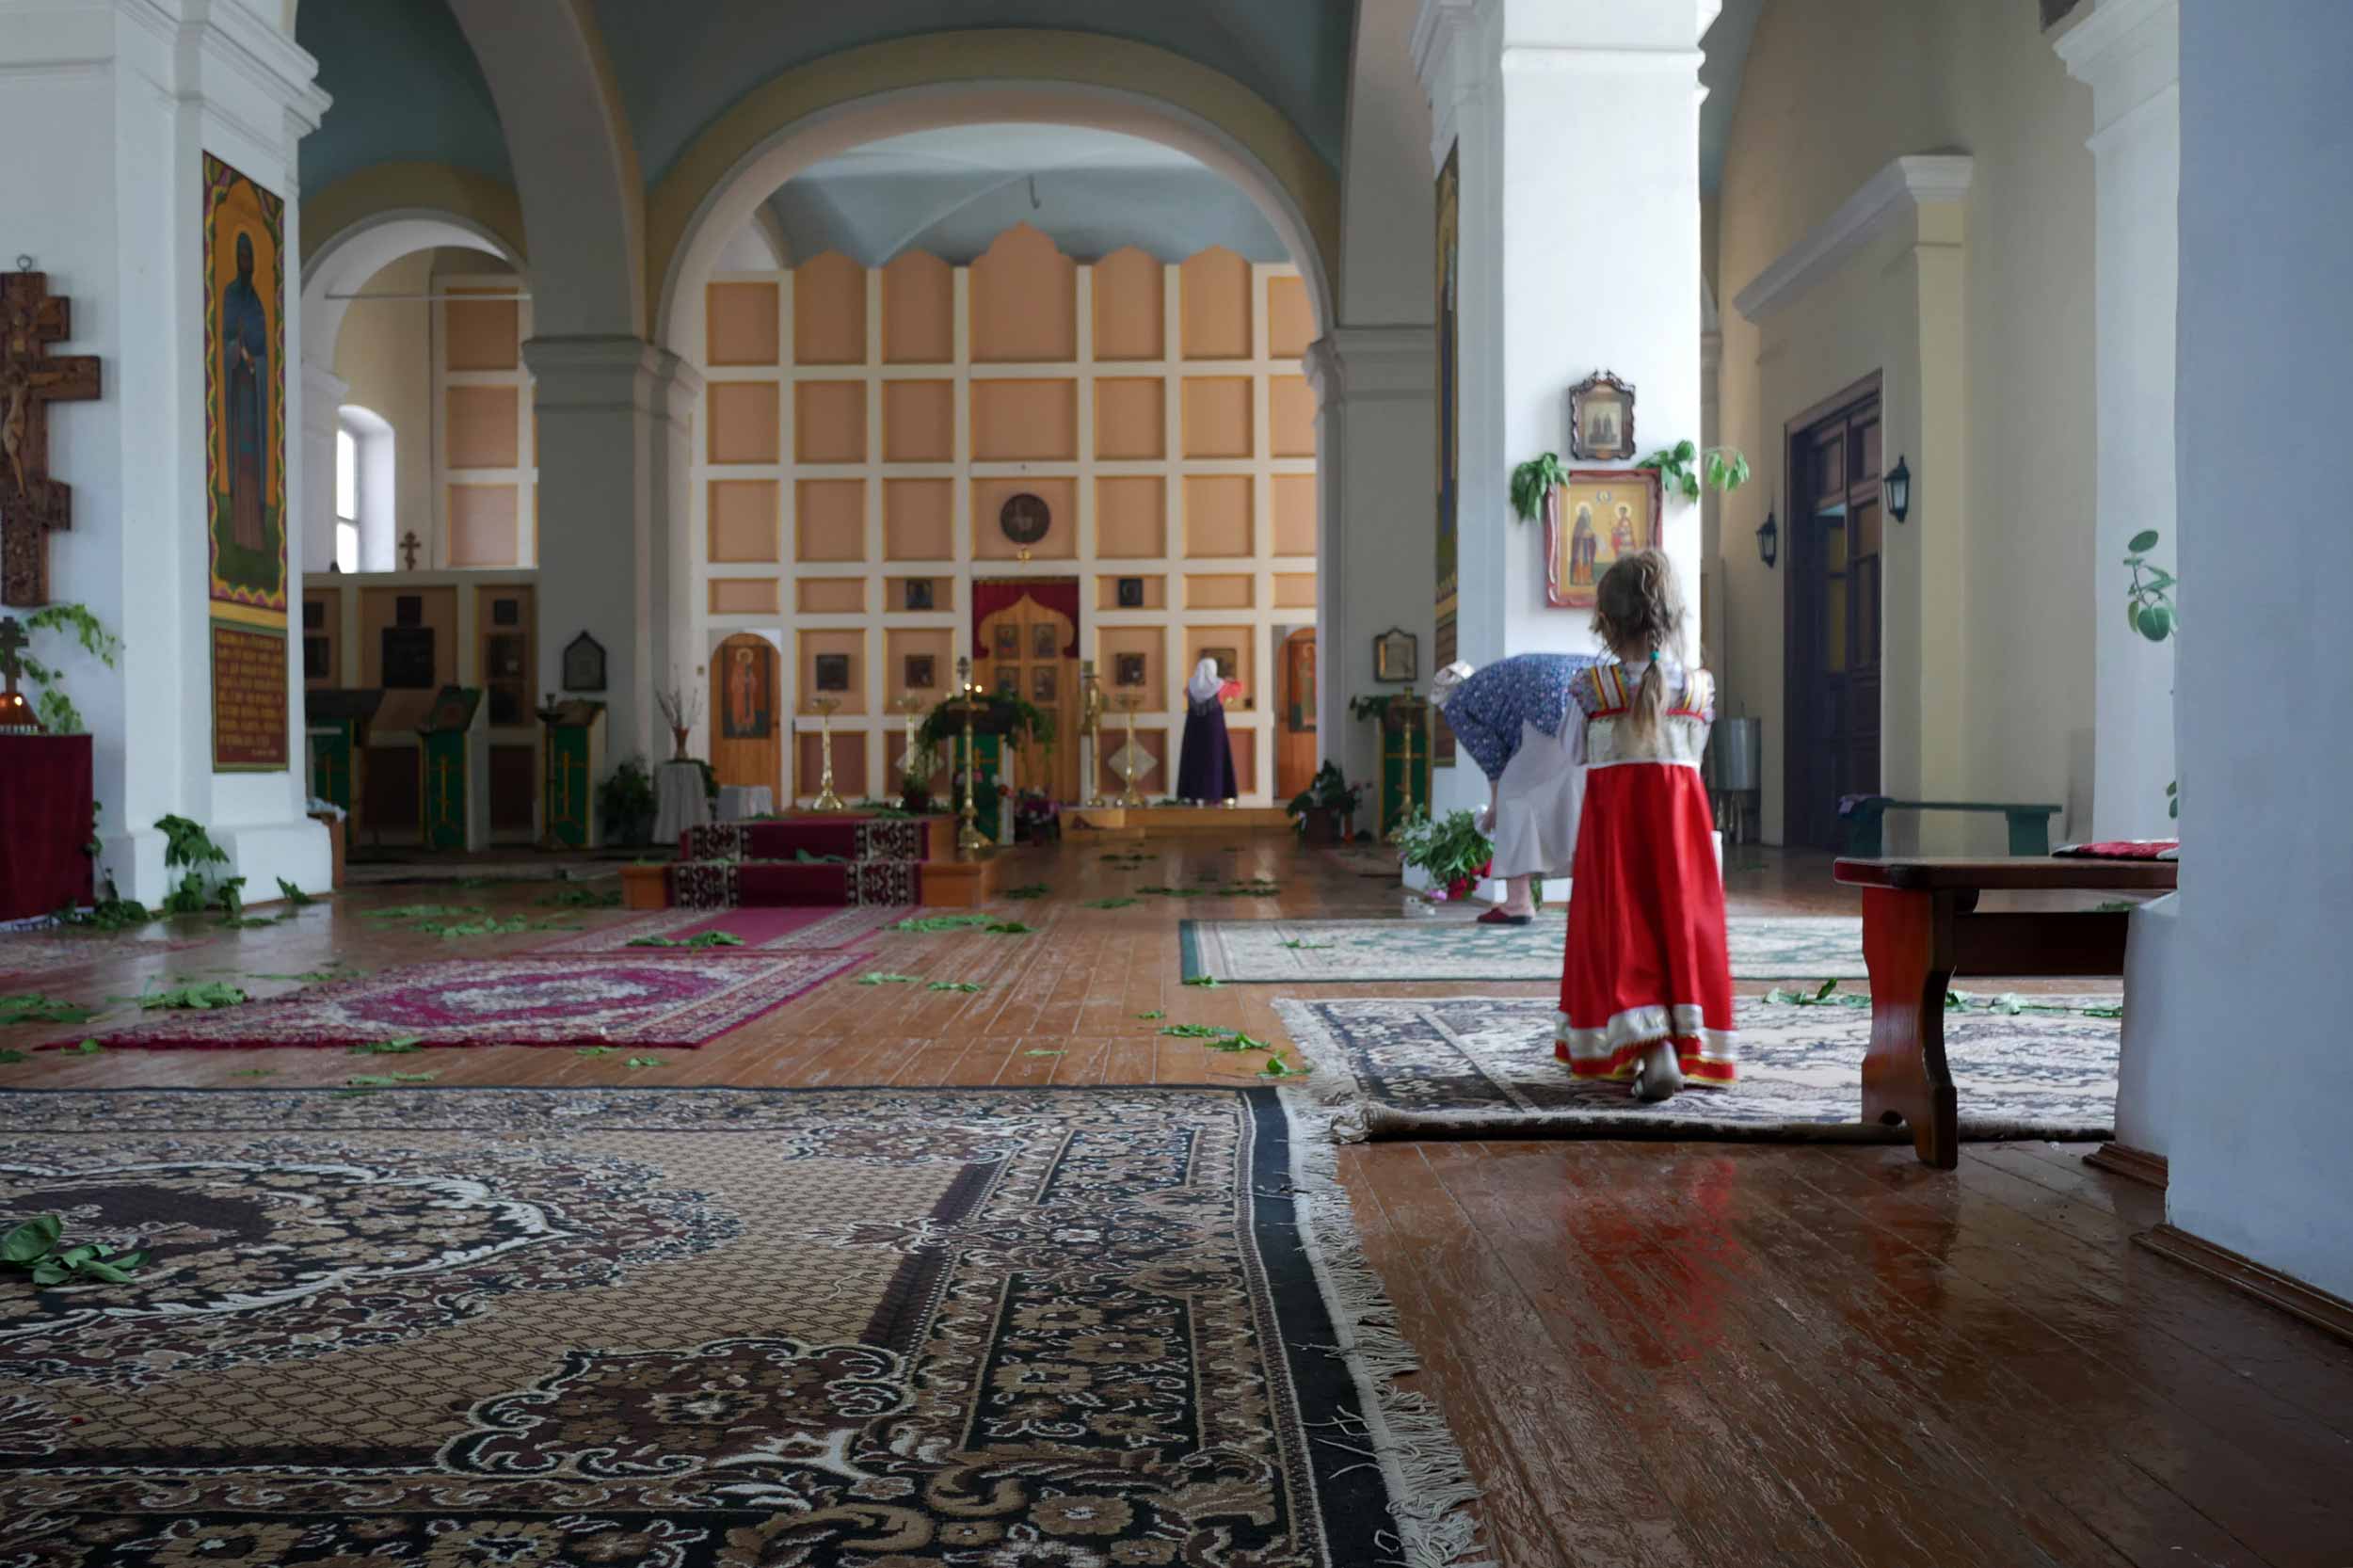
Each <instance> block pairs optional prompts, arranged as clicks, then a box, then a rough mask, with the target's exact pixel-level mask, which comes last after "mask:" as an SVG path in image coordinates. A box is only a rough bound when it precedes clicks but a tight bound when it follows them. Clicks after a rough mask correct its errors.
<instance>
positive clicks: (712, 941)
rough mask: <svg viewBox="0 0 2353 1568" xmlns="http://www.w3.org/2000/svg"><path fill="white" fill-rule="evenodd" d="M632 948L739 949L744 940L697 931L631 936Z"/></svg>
mask: <svg viewBox="0 0 2353 1568" xmlns="http://www.w3.org/2000/svg"><path fill="white" fill-rule="evenodd" d="M629 945H630V946H631V947H633V948H740V947H742V946H743V945H744V938H743V937H741V936H735V935H733V934H731V933H729V932H725V931H698V932H696V933H695V935H694V936H632V937H631V938H630V941H629Z"/></svg>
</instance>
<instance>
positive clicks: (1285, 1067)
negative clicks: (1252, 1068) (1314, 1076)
mask: <svg viewBox="0 0 2353 1568" xmlns="http://www.w3.org/2000/svg"><path fill="white" fill-rule="evenodd" d="M1314 1071H1315V1069H1314V1068H1313V1067H1294V1066H1292V1065H1291V1064H1289V1063H1288V1062H1286V1061H1284V1060H1283V1059H1282V1058H1281V1057H1279V1056H1270V1057H1268V1058H1267V1059H1266V1066H1265V1067H1264V1068H1263V1069H1262V1070H1260V1072H1259V1074H1258V1076H1259V1077H1260V1078H1305V1077H1306V1076H1307V1075H1308V1074H1309V1073H1311V1072H1314Z"/></svg>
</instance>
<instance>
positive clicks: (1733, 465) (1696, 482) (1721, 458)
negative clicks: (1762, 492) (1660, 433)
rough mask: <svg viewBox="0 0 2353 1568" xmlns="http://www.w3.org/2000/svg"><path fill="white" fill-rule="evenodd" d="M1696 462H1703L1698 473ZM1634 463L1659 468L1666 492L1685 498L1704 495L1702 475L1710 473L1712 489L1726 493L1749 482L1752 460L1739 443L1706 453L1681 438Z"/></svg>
mask: <svg viewBox="0 0 2353 1568" xmlns="http://www.w3.org/2000/svg"><path fill="white" fill-rule="evenodd" d="M1694 463H1697V464H1698V465H1699V468H1698V471H1696V472H1695V471H1694V470H1693V468H1692V465H1693V464H1694ZM1634 466H1635V467H1636V468H1655V469H1657V471H1658V479H1659V483H1660V485H1661V486H1662V487H1663V488H1665V490H1666V493H1667V494H1669V495H1671V496H1677V497H1680V498H1681V499H1683V500H1685V501H1697V500H1698V499H1699V498H1700V480H1701V476H1702V474H1705V476H1706V481H1707V485H1708V488H1711V489H1716V490H1721V491H1723V492H1725V493H1726V494H1729V493H1730V492H1732V491H1734V490H1737V489H1738V488H1740V487H1741V486H1743V485H1745V484H1747V483H1748V482H1749V460H1748V458H1747V457H1745V456H1742V455H1741V453H1740V449H1739V448H1738V447H1737V446H1712V447H1709V448H1708V449H1707V451H1706V452H1705V454H1703V453H1702V452H1701V451H1700V449H1699V448H1698V447H1697V446H1696V445H1694V444H1693V443H1691V442H1689V441H1677V442H1676V443H1675V444H1674V445H1673V446H1671V447H1661V448H1660V449H1659V450H1657V452H1654V453H1652V454H1651V455H1650V456H1647V457H1645V458H1643V459H1642V460H1641V462H1639V463H1637V464H1635V465H1634Z"/></svg>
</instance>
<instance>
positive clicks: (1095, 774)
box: [1079, 659, 1109, 806]
mask: <svg viewBox="0 0 2353 1568" xmlns="http://www.w3.org/2000/svg"><path fill="white" fill-rule="evenodd" d="M1079 739H1080V741H1081V742H1083V743H1084V751H1083V756H1084V758H1085V761H1084V764H1083V765H1084V767H1085V769H1086V778H1085V783H1084V788H1085V791H1086V799H1085V801H1084V804H1085V805H1088V806H1103V805H1107V804H1109V803H1108V802H1106V801H1105V800H1104V799H1103V778H1102V773H1103V760H1102V759H1103V683H1102V681H1100V680H1097V679H1096V675H1095V661H1094V660H1092V659H1081V660H1080V661H1079Z"/></svg>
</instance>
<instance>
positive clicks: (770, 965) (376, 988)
mask: <svg viewBox="0 0 2353 1568" xmlns="http://www.w3.org/2000/svg"><path fill="white" fill-rule="evenodd" d="M865 956H866V955H865V954H864V953H863V952H783V953H775V954H762V955H760V956H758V957H745V956H744V955H742V954H741V953H733V952H724V951H722V952H721V953H720V954H719V955H718V956H715V957H714V956H712V954H710V953H708V952H701V951H698V950H697V951H682V950H678V949H670V950H648V951H647V952H645V953H644V954H643V955H642V956H637V957H624V956H622V955H621V954H619V953H605V954H601V955H597V954H588V953H567V954H561V955H556V956H548V955H543V954H536V953H535V954H530V955H526V956H522V957H516V958H460V959H448V960H443V961H442V962H440V963H434V964H412V965H408V966H406V967H404V968H395V969H386V970H384V971H382V972H381V973H378V974H372V975H369V976H367V977H366V978H364V979H361V980H347V981H339V982H336V983H334V984H327V985H314V986H312V987H311V988H309V989H308V990H304V991H298V992H296V994H295V995H293V996H290V997H284V998H280V999H279V1000H274V1001H256V1002H248V1003H246V1004H245V1005H243V1006H241V1007H223V1008H218V1009H215V1010H213V1011H211V1012H203V1013H174V1014H170V1015H168V1016H161V1017H160V1018H158V1019H157V1020H156V1021H153V1022H148V1023H142V1024H138V1025H136V1026H135V1027H133V1028H130V1029H124V1030H119V1031H117V1032H113V1033H110V1034H102V1035H100V1036H98V1038H99V1041H100V1043H101V1044H103V1045H105V1046H107V1047H110V1048H130V1049H147V1050H167V1049H179V1048H192V1047H210V1048H230V1047H268V1046H312V1047H318V1048H330V1049H331V1048H346V1047H350V1046H356V1045H366V1044H370V1043H373V1042H376V1041H382V1040H387V1039H414V1040H415V1041H416V1042H417V1044H419V1045H421V1046H642V1047H668V1048H673V1049H680V1050H684V1049H691V1048H694V1047H696V1046H699V1045H701V1044H703V1042H705V1041H706V1040H710V1039H713V1038H715V1037H716V1036H718V1035H721V1034H724V1033H726V1032H728V1030H730V1029H736V1028H739V1027H741V1026H742V1025H744V1024H746V1023H749V1022H750V1021H751V1020H752V1019H754V1018H757V1017H759V1016H760V1015H761V1014H763V1013H767V1012H770V1011H773V1010H774V1009H776V1008H777V1007H781V1006H782V1005H784V1004H785V1003H786V1002H788V1001H791V1000H792V999H793V998H794V997H797V996H799V995H801V994H802V993H803V992H805V991H807V990H808V989H809V988H810V987H811V986H813V985H815V984H818V983H819V982H821V981H824V980H827V979H830V978H831V977H832V976H834V975H837V974H840V972H841V971H842V970H844V969H846V968H850V967H851V966H852V965H853V964H856V963H858V962H860V961H862V960H863V959H864V958H865ZM76 1038H79V1033H78V1032H77V1033H76V1034H74V1035H72V1036H68V1037H67V1038H66V1039H64V1040H61V1041H59V1042H56V1043H57V1044H61V1045H70V1044H72V1042H73V1040H74V1039H76Z"/></svg>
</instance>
